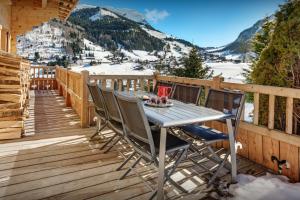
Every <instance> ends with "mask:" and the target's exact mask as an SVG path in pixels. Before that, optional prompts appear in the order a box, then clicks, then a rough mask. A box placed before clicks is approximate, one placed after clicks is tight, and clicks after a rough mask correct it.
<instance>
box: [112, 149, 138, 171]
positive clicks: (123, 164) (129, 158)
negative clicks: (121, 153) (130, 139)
mask: <svg viewBox="0 0 300 200" xmlns="http://www.w3.org/2000/svg"><path fill="white" fill-rule="evenodd" d="M135 154H136V152H135V151H134V152H133V153H132V154H131V155H130V156H129V157H128V158H126V160H125V161H124V162H123V163H122V164H121V165H120V166H119V167H118V168H117V169H116V171H119V170H121V169H122V168H123V167H124V166H125V165H126V164H127V163H128V161H129V160H131V158H132V157H133V156H134V155H135Z"/></svg>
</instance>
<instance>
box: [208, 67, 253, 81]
mask: <svg viewBox="0 0 300 200" xmlns="http://www.w3.org/2000/svg"><path fill="white" fill-rule="evenodd" d="M206 65H208V66H210V67H211V68H212V70H214V76H217V75H219V74H221V75H222V76H223V77H224V78H225V81H226V82H233V83H243V81H244V80H245V77H243V75H242V73H243V69H249V64H248V63H239V64H235V63H232V62H226V63H206Z"/></svg>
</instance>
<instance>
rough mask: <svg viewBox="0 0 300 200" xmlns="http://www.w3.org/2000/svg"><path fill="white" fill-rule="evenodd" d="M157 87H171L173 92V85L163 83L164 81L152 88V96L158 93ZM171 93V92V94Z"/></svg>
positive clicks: (158, 82)
mask: <svg viewBox="0 0 300 200" xmlns="http://www.w3.org/2000/svg"><path fill="white" fill-rule="evenodd" d="M159 86H165V87H171V88H172V91H173V88H174V83H171V82H165V81H157V82H156V84H155V86H154V91H153V93H154V94H157V93H158V87H159ZM171 93H172V92H171Z"/></svg>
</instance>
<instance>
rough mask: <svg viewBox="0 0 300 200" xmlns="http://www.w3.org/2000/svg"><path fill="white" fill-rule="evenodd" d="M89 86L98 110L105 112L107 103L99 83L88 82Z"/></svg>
mask: <svg viewBox="0 0 300 200" xmlns="http://www.w3.org/2000/svg"><path fill="white" fill-rule="evenodd" d="M87 86H88V88H89V91H90V94H91V97H92V99H93V102H94V105H95V109H96V111H97V110H98V111H101V112H103V113H105V112H106V111H105V105H104V103H103V99H102V95H101V91H100V89H99V87H98V85H97V84H91V83H88V84H87Z"/></svg>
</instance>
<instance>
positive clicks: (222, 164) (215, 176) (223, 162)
mask: <svg viewBox="0 0 300 200" xmlns="http://www.w3.org/2000/svg"><path fill="white" fill-rule="evenodd" d="M229 155H230V152H228V153H227V154H226V156H225V157H224V159H223V161H222V162H221V163H220V164H219V166H218V168H217V170H216V171H215V173H214V175H213V176H212V177H211V178H210V179H209V181H208V184H207V186H208V187H209V186H210V185H211V184H212V183H213V182H214V181H215V179H216V178H217V175H218V174H219V173H220V170H221V169H222V168H223V167H224V164H225V163H226V161H227V158H228V156H229Z"/></svg>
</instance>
